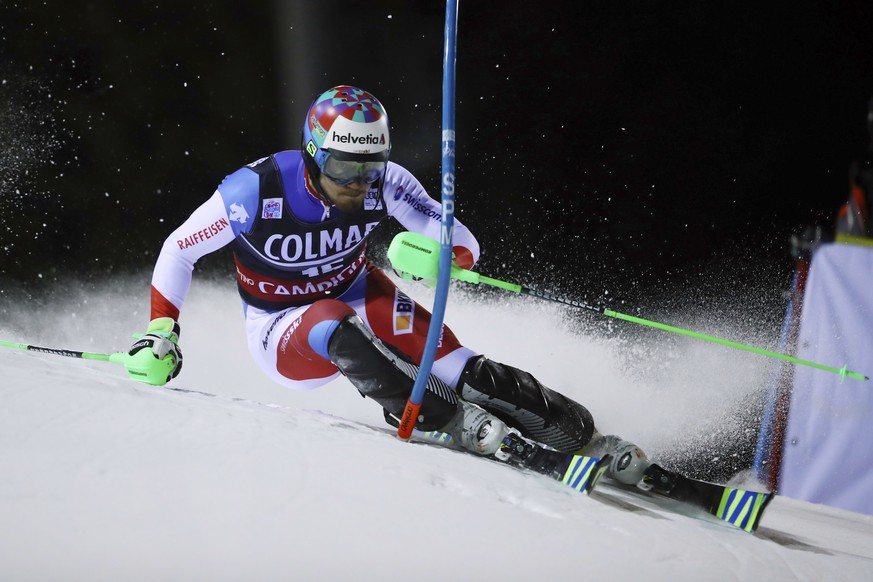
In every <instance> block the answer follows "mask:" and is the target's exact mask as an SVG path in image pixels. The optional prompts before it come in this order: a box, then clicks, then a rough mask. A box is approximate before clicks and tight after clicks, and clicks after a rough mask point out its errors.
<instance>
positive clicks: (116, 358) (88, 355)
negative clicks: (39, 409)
mask: <svg viewBox="0 0 873 582" xmlns="http://www.w3.org/2000/svg"><path fill="white" fill-rule="evenodd" d="M0 347H4V348H15V349H19V350H26V351H28V352H39V353H41V354H53V355H55V356H65V357H67V358H79V359H81V360H100V361H104V362H112V363H116V364H120V363H122V358H123V357H124V356H125V352H115V353H114V354H95V353H93V352H77V351H74V350H63V349H57V348H43V347H40V346H33V345H30V344H20V343H15V342H7V341H3V340H0Z"/></svg>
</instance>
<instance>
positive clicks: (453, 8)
mask: <svg viewBox="0 0 873 582" xmlns="http://www.w3.org/2000/svg"><path fill="white" fill-rule="evenodd" d="M457 39H458V0H446V25H445V39H444V50H443V130H442V153H443V158H442V182H441V183H442V217H441V221H440V242H439V259H438V268H437V271H438V272H437V276H436V281H437V285H436V294H435V296H434V303H433V310H432V312H431V313H432V314H431V319H430V327H429V328H428V330H427V340H426V341H425V344H424V352H423V354H422V356H421V365H420V366H419V368H418V376H417V377H416V378H415V384H414V385H413V387H412V394H411V395H410V396H409V400H407V402H406V408H405V409H404V410H403V416H402V417H401V419H400V424H399V425H398V427H397V436H398V437H399V438H401V439H403V440H409V438H410V437H411V436H412V429H413V428H414V427H415V422H416V420H418V414H419V411H420V410H421V402H422V400H423V399H424V391H425V389H426V388H427V380H428V378H429V377H430V371H431V369H432V368H433V361H434V359H435V358H436V351H437V345H438V344H439V339H440V336H441V335H442V328H443V318H444V317H445V313H446V301H447V299H448V294H449V283H450V281H451V271H452V231H453V230H454V221H455V49H456V46H457Z"/></svg>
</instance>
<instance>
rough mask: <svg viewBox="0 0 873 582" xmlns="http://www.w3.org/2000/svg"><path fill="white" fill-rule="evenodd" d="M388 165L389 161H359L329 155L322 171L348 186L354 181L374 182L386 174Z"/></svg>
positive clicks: (335, 180)
mask: <svg viewBox="0 0 873 582" xmlns="http://www.w3.org/2000/svg"><path fill="white" fill-rule="evenodd" d="M387 165H388V164H387V162H357V161H354V160H338V159H336V157H335V156H328V158H327V161H326V162H324V167H323V168H321V173H322V174H324V175H325V176H327V177H328V178H330V179H331V180H332V181H334V182H336V183H337V184H339V185H340V186H348V185H349V184H351V183H352V182H360V183H361V184H372V183H373V182H375V181H377V180H379V179H380V178H381V177H382V176H383V175H384V174H385V167H386V166H387Z"/></svg>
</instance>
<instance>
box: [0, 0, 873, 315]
mask: <svg viewBox="0 0 873 582" xmlns="http://www.w3.org/2000/svg"><path fill="white" fill-rule="evenodd" d="M716 4H717V5H710V4H709V3H701V2H653V1H648V2H640V1H633V2H590V1H589V2H585V1H578V0H573V1H564V2H551V3H544V4H532V3H530V2H484V1H470V0H462V1H461V4H460V17H459V24H458V30H459V39H458V67H457V139H458V142H457V145H458V158H457V164H458V166H457V174H458V177H457V188H458V189H457V204H458V215H459V217H460V218H461V219H462V220H463V221H464V222H465V223H466V224H468V225H469V226H470V227H471V228H472V230H473V231H474V232H475V233H476V234H477V236H478V238H479V240H480V242H481V243H482V247H483V254H482V260H481V263H480V270H481V271H482V272H483V273H486V274H490V275H492V276H496V277H502V278H507V279H510V280H515V281H518V282H522V283H526V284H531V285H539V286H546V287H548V288H550V289H554V290H559V291H562V292H569V293H571V294H573V295H574V296H576V297H579V298H589V299H600V298H603V297H604V294H607V293H608V294H609V295H608V297H609V298H610V299H615V298H620V299H627V300H629V301H637V302H649V303H651V304H657V303H658V302H659V301H662V302H663V301H669V298H676V297H680V296H688V294H689V293H692V294H693V291H691V290H692V289H702V288H711V289H720V290H721V291H722V292H725V291H727V292H730V290H731V289H735V288H737V287H740V286H742V287H747V288H754V287H755V286H761V285H764V286H769V287H775V288H779V287H781V286H784V285H786V284H787V278H788V276H789V274H790V271H791V268H792V264H791V259H790V256H789V253H788V239H789V236H790V235H791V234H793V233H796V232H798V231H799V230H800V229H801V228H802V227H803V226H805V225H809V224H814V223H817V224H820V225H823V226H825V227H831V226H832V224H833V221H834V217H835V213H836V211H837V209H838V207H839V206H840V204H841V203H842V202H844V200H845V199H846V196H847V192H848V185H847V174H848V167H849V164H850V162H851V161H852V160H861V161H863V162H864V163H867V160H868V154H867V148H868V144H869V138H868V134H867V130H866V126H865V118H866V114H867V102H868V99H869V98H870V97H871V95H873V34H871V32H873V27H871V23H873V3H871V2H869V1H868V0H853V1H844V2H825V1H812V2H802V3H795V4H793V5H791V6H790V7H789V5H786V4H783V3H778V6H777V5H775V4H774V5H768V4H767V3H759V4H757V5H750V6H748V7H740V6H738V5H736V4H734V3H725V4H724V5H722V3H716ZM761 4H763V5H761ZM443 25H444V4H443V3H441V2H406V1H399V0H398V1H377V0H371V1H369V2H356V1H345V2H340V1H336V0H330V1H319V2H315V1H312V2H304V1H296V2H280V1H278V0H277V1H275V2H246V3H243V2H183V3H175V2H173V3H171V2H165V1H161V0H152V1H150V2H124V3H121V2H108V1H105V0H98V1H90V2H89V1H83V2H59V1H48V2H41V3H32V2H9V1H6V2H4V3H3V5H2V9H0V81H2V84H0V138H2V139H0V156H2V157H0V181H2V182H0V277H2V279H0V289H4V290H6V291H7V292H8V291H9V290H10V289H16V290H21V289H26V290H28V291H29V292H32V293H34V294H36V293H38V292H40V291H41V290H43V289H44V288H45V287H46V286H47V285H48V286H51V285H61V286H63V285H64V284H65V282H66V281H68V280H69V279H70V278H73V277H74V278H76V279H77V280H80V281H81V280H86V281H90V282H93V284H95V285H99V284H100V282H101V281H102V280H103V277H104V276H106V275H116V274H127V273H133V272H142V271H143V270H146V271H150V270H151V267H152V264H153V262H154V259H155V257H156V255H157V252H158V250H159V248H160V245H161V243H162V242H163V239H164V237H166V235H167V234H169V232H170V231H172V230H173V229H174V228H175V227H176V226H177V225H178V224H179V223H181V221H183V220H184V219H185V218H186V217H187V216H188V215H189V214H190V212H191V211H192V210H193V209H194V208H196V207H197V206H198V205H199V204H200V203H202V202H203V201H204V200H206V199H207V198H208V197H209V196H210V195H211V194H212V192H213V191H214V189H215V187H216V185H217V184H218V183H219V182H220V181H221V179H222V178H223V177H224V176H225V175H227V174H229V173H231V172H232V171H234V170H235V169H237V168H238V167H240V166H241V165H243V164H245V163H248V162H250V161H252V160H255V159H257V158H259V157H261V156H263V155H266V154H269V153H272V152H274V151H278V150H281V149H292V148H297V147H299V133H300V127H301V123H302V120H303V117H304V114H305V111H306V108H307V107H308V105H309V103H310V101H311V100H312V99H313V98H314V97H315V95H317V94H318V93H320V92H321V91H323V90H325V89H327V88H329V87H331V86H333V85H336V84H341V83H351V84H356V85H359V86H361V87H364V88H366V89H368V90H370V91H372V92H373V93H375V94H376V95H377V96H378V97H379V98H380V99H381V100H382V101H383V103H384V104H385V106H386V108H387V110H388V112H389V115H390V117H391V122H392V130H393V135H392V137H393V142H394V149H393V153H392V157H393V160H394V161H396V162H398V163H400V164H402V165H405V166H407V167H408V168H410V169H411V170H412V171H413V172H414V173H416V175H417V176H418V177H419V179H420V180H421V181H422V183H423V184H424V185H425V186H426V187H428V188H429V190H430V191H431V194H432V195H433V196H434V197H435V198H437V197H438V195H439V191H438V187H437V185H438V183H439V169H440V144H439V141H440V123H441V113H440V103H441V83H442V43H443ZM383 230H385V231H386V232H384V233H383V234H381V235H380V239H379V240H377V243H378V244H377V245H375V248H376V250H379V249H380V248H381V247H380V245H382V244H384V241H387V240H388V239H389V235H390V234H391V233H392V232H393V230H391V229H390V228H389V229H383ZM376 258H380V257H376ZM202 264H203V268H204V269H205V270H213V271H216V272H218V273H219V274H220V273H225V274H226V276H227V277H228V279H231V270H230V267H229V265H230V262H229V258H228V256H226V255H224V256H221V257H207V258H206V259H204V261H203V262H202ZM146 293H147V290H146V289H143V294H144V296H145V294H146ZM780 315H781V314H780Z"/></svg>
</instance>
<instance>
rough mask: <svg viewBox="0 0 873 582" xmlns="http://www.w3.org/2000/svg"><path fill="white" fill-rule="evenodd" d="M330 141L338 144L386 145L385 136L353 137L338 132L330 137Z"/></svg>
mask: <svg viewBox="0 0 873 582" xmlns="http://www.w3.org/2000/svg"><path fill="white" fill-rule="evenodd" d="M330 139H331V140H333V141H335V142H337V143H352V144H356V145H385V134H384V133H383V134H382V135H378V136H377V135H362V136H357V135H352V134H351V133H346V134H345V135H343V134H341V133H337V132H335V131H334V132H332V133H331V135H330Z"/></svg>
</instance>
